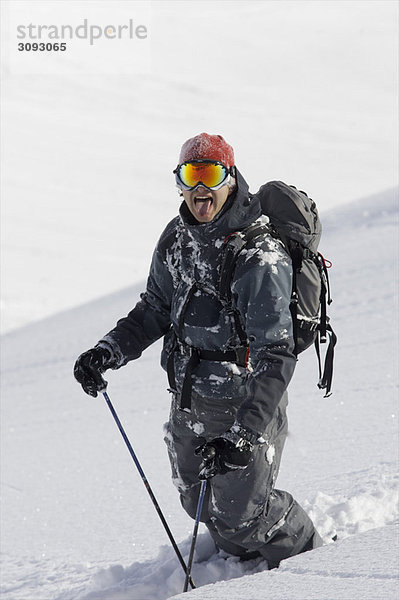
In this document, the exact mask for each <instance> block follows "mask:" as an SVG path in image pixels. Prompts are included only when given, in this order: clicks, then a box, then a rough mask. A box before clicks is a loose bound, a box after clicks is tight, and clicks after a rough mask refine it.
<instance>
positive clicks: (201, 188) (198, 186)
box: [194, 183, 209, 193]
mask: <svg viewBox="0 0 399 600" xmlns="http://www.w3.org/2000/svg"><path fill="white" fill-rule="evenodd" d="M194 191H195V192H200V193H201V192H205V193H206V192H208V191H209V190H208V189H207V188H206V187H205V186H203V185H201V184H200V183H199V184H198V185H197V186H196V187H195V188H194Z"/></svg>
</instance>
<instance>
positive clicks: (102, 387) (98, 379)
mask: <svg viewBox="0 0 399 600" xmlns="http://www.w3.org/2000/svg"><path fill="white" fill-rule="evenodd" d="M91 373H92V375H93V379H94V382H95V384H96V386H97V391H98V392H100V394H103V393H104V392H105V391H106V389H107V385H108V381H105V379H104V378H103V377H102V375H101V373H100V372H99V371H97V370H94V369H93V370H92V371H91Z"/></svg>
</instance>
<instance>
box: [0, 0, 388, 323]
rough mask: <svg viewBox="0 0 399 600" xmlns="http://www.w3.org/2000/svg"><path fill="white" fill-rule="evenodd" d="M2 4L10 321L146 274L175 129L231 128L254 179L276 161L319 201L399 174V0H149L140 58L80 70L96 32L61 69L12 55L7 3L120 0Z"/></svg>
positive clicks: (26, 7) (123, 5)
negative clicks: (146, 67) (43, 69)
mask: <svg viewBox="0 0 399 600" xmlns="http://www.w3.org/2000/svg"><path fill="white" fill-rule="evenodd" d="M0 6H1V9H2V27H3V28H4V29H2V32H3V36H2V38H3V40H4V46H3V52H2V83H3V86H2V128H1V130H2V149H3V157H2V202H3V204H2V225H1V226H2V231H1V234H2V235H1V243H2V252H1V261H2V273H3V275H2V290H1V299H2V327H3V332H5V331H10V330H11V329H14V328H16V327H19V326H21V325H25V324H27V323H29V322H31V321H33V320H37V319H40V318H43V317H46V316H48V315H50V314H55V313H57V312H59V311H60V310H63V309H66V308H72V307H73V306H76V305H78V304H81V303H82V302H87V301H89V300H94V299H96V298H98V297H99V296H102V295H104V294H107V293H111V292H113V291H116V290H118V289H121V288H123V287H124V286H125V285H127V282H133V283H135V282H138V281H141V280H143V279H144V278H145V276H146V273H147V264H148V256H149V254H150V253H151V251H152V248H153V246H154V243H155V241H156V239H157V238H158V236H159V234H160V231H161V229H162V228H163V226H164V224H165V223H166V222H167V221H168V220H169V219H170V218H172V217H173V216H174V214H175V213H176V210H177V207H178V204H179V200H178V196H177V193H176V191H175V189H174V180H173V175H172V169H174V168H175V166H176V162H177V157H178V152H179V149H180V146H181V144H182V143H183V141H184V140H185V139H187V138H188V137H191V136H192V135H195V134H197V133H199V132H201V131H208V132H211V133H216V132H217V133H221V134H222V135H224V136H225V137H226V139H227V140H228V141H229V142H230V143H231V144H232V145H233V146H234V148H235V154H236V161H237V165H238V167H239V168H240V169H241V171H242V173H243V174H244V175H245V177H246V178H247V179H248V181H249V182H250V185H251V190H252V191H256V189H258V187H259V186H260V185H261V184H262V183H264V182H265V181H266V180H272V179H282V180H283V181H287V182H288V183H294V184H295V185H297V186H298V187H299V188H300V189H305V190H307V191H308V192H309V194H310V195H312V196H313V197H314V198H316V199H317V200H318V203H319V205H320V209H321V210H322V212H323V213H324V212H325V211H326V210H327V209H328V208H331V207H334V206H337V205H339V204H344V203H346V202H348V201H350V200H353V199H354V198H357V197H363V196H365V195H367V194H370V193H377V192H379V191H380V190H381V189H384V188H385V187H392V186H394V185H397V183H398V173H397V164H398V159H397V134H396V132H397V110H396V109H397V101H396V98H397V96H396V94H397V72H398V54H397V40H398V27H397V21H398V19H397V17H398V5H397V3H396V2H391V1H390V0H389V1H385V0H376V1H375V0H368V1H367V2H364V1H358V0H355V1H353V0H345V2H336V1H335V0H332V1H330V0H321V1H320V0H311V1H308V0H306V1H305V0H294V1H291V0H284V2H280V1H275V0H268V1H264V2H259V1H257V0H256V1H249V0H245V1H241V0H232V1H213V0H212V1H204V0H201V2H199V1H197V2H194V1H192V0H190V2H184V4H183V3H182V2H180V1H177V2H176V1H171V0H168V1H167V2H166V1H165V0H158V1H153V2H151V21H150V23H149V43H150V44H151V54H152V69H151V71H150V72H148V73H146V74H144V75H143V74H137V75H135V74H130V75H129V74H124V73H120V72H119V70H118V69H119V63H120V61H116V63H115V69H114V72H113V73H109V72H105V73H103V74H93V73H92V71H91V70H90V69H89V71H88V72H85V60H86V61H87V59H88V53H89V51H90V55H92V54H93V53H95V52H96V48H97V46H93V47H89V48H86V47H85V46H82V50H81V56H80V61H79V62H78V63H76V64H75V62H74V61H73V60H72V58H71V59H70V60H71V64H70V69H69V71H68V72H67V73H58V74H57V73H56V72H54V73H52V74H51V75H43V74H41V73H36V72H32V73H23V74H21V73H18V72H15V71H14V70H13V69H12V64H10V62H9V61H8V55H9V52H11V51H15V41H16V40H15V32H14V30H12V31H8V30H7V28H6V27H7V23H8V20H7V16H8V15H9V13H10V12H11V13H13V12H14V11H15V12H16V13H17V14H18V19H19V20H20V22H26V21H27V20H28V19H30V20H31V21H32V22H33V23H37V22H39V23H41V22H43V21H44V22H47V23H48V22H50V23H51V22H54V23H60V22H70V21H71V20H72V21H74V19H75V20H76V19H77V22H81V21H82V20H83V17H90V20H91V22H97V23H100V24H101V23H105V22H107V21H108V22H110V23H123V22H125V21H126V19H127V18H128V17H129V16H130V17H131V16H133V17H134V15H135V4H134V2H131V1H130V0H125V1H120V0H113V1H112V2H100V1H98V2H96V0H90V2H77V1H75V2H70V1H69V0H57V1H56V2H42V1H41V0H35V2H32V0H25V1H24V0H19V1H18V2H16V1H12V2H7V1H6V0H3V1H2V2H1V3H0ZM183 6H184V8H183ZM36 10H37V15H36V16H35V11H36ZM96 11H98V12H96ZM43 13H44V14H43ZM133 48H134V46H132V49H131V50H130V52H131V53H132V55H131V60H132V61H133V60H134V54H133V52H134V51H133ZM128 52H129V47H128V50H127V51H126V49H125V46H123V47H122V49H121V51H120V53H121V56H120V58H121V62H123V61H124V60H126V59H127V58H129V54H128ZM68 56H69V55H68V53H66V56H64V60H65V61H68ZM36 58H37V60H40V57H39V56H37V57H36ZM54 60H55V57H54ZM138 229H140V231H138ZM132 257H134V260H132Z"/></svg>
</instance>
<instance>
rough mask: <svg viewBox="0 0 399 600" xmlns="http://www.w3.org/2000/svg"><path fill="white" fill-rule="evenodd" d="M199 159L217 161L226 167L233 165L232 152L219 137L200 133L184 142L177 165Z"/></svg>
mask: <svg viewBox="0 0 399 600" xmlns="http://www.w3.org/2000/svg"><path fill="white" fill-rule="evenodd" d="M201 158H205V159H208V160H217V161H219V162H221V163H223V164H224V165H226V167H232V166H233V165H234V150H233V148H232V147H231V146H230V145H229V144H228V143H227V142H226V141H225V140H224V139H223V138H222V136H221V135H209V134H208V133H200V134H199V135H196V136H195V137H193V138H190V139H189V140H187V141H186V142H184V144H183V146H182V148H181V151H180V158H179V164H182V163H184V162H186V161H188V160H199V159H201Z"/></svg>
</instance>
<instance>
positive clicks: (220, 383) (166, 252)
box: [99, 172, 296, 437]
mask: <svg viewBox="0 0 399 600" xmlns="http://www.w3.org/2000/svg"><path fill="white" fill-rule="evenodd" d="M258 220H260V222H262V221H267V217H265V216H263V215H262V214H261V207H260V201H259V196H258V195H252V194H249V192H248V185H247V183H246V182H245V180H244V179H243V177H242V176H241V174H240V173H239V172H237V188H236V191H235V192H233V193H232V194H231V195H230V197H229V198H228V200H227V201H226V204H225V205H224V207H223V209H222V211H221V212H220V213H219V214H218V215H217V216H216V217H215V218H214V219H213V220H212V221H211V222H210V223H198V222H197V221H196V220H195V219H194V218H193V217H192V215H191V213H190V212H189V210H188V208H187V206H186V204H185V203H184V202H183V203H182V205H181V208H180V215H179V216H177V217H176V218H174V219H173V220H172V221H171V222H170V223H169V224H168V225H167V227H166V228H165V230H164V232H163V233H162V235H161V238H160V240H159V242H158V244H157V247H156V249H155V252H154V255H153V258H152V264H151V268H150V273H149V277H148V281H147V289H146V291H145V292H144V293H143V294H141V300H140V301H139V302H138V303H137V305H136V306H135V307H134V308H133V310H132V311H131V312H130V313H129V314H128V315H127V317H125V318H123V319H121V320H119V321H118V323H117V325H116V327H115V329H113V330H112V331H110V332H109V333H108V334H107V335H106V336H104V338H103V339H102V340H101V341H100V342H99V343H100V345H104V346H106V347H108V348H109V349H110V350H111V352H112V355H113V357H114V360H115V367H114V368H119V367H121V366H123V365H124V364H126V363H127V362H128V361H130V360H133V359H136V358H138V357H139V356H140V355H141V353H142V352H143V350H145V348H147V347H148V346H149V345H150V344H152V343H153V342H155V341H156V340H157V339H159V338H161V337H162V336H165V338H164V348H163V352H162V358H161V363H162V366H163V367H164V368H166V365H167V360H168V358H169V356H170V353H173V354H174V356H173V359H174V369H175V376H176V388H177V393H179V392H180V391H181V387H182V383H183V380H184V375H185V369H186V366H187V362H188V360H189V358H188V353H187V347H193V348H199V349H202V350H219V351H227V350H230V349H232V348H237V347H239V346H242V344H241V343H240V339H239V337H238V334H237V331H236V326H235V321H234V318H233V316H232V314H231V311H230V310H228V309H227V308H226V307H225V306H223V305H222V303H221V301H220V299H219V297H218V277H219V274H220V259H221V247H222V245H223V241H224V240H225V238H226V236H228V235H229V234H231V233H232V232H235V231H239V230H242V229H244V228H245V227H247V226H248V225H250V224H251V223H253V222H255V221H258ZM194 284H196V286H197V288H196V290H195V293H192V292H191V293H190V290H192V287H193V285H194ZM291 287H292V266H291V260H290V258H289V256H288V254H287V253H286V252H285V250H284V248H283V246H282V244H281V243H280V242H279V241H278V240H276V239H274V238H272V237H271V236H269V235H268V234H267V235H264V236H263V237H262V238H257V239H255V240H254V241H253V242H250V243H249V245H248V247H247V248H245V249H244V250H243V251H242V252H241V254H240V255H239V258H238V260H237V264H236V268H235V272H234V277H233V282H232V292H233V301H234V304H235V307H236V308H237V309H238V311H239V314H240V317H241V321H242V324H243V326H244V330H245V332H246V334H247V338H248V345H249V357H250V362H249V364H248V366H247V367H244V366H239V365H237V364H236V363H231V362H220V361H218V362H216V361H209V360H201V361H200V364H199V365H198V366H197V367H196V369H195V370H194V372H193V377H192V390H193V392H195V393H197V394H199V395H201V396H203V397H206V398H211V399H214V401H215V402H218V403H220V402H225V403H226V404H228V403H229V399H232V398H237V397H238V398H242V402H241V404H240V408H239V410H238V413H237V418H236V422H237V424H238V425H239V426H241V427H243V428H244V429H246V430H247V431H248V432H249V433H251V434H255V435H256V436H257V437H258V436H261V435H262V434H263V433H264V431H265V428H266V426H267V425H268V423H269V422H270V421H271V419H272V418H273V414H274V412H275V409H276V407H277V405H278V404H279V402H280V400H281V398H282V395H283V393H284V391H285V389H286V387H287V385H288V383H289V381H290V379H291V377H292V374H293V371H294V368H295V363H296V359H295V356H294V354H293V347H294V343H293V335H292V319H291V313H290V308H289V305H290V298H291ZM176 337H177V338H178V339H179V340H180V342H181V343H178V344H176Z"/></svg>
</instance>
